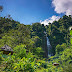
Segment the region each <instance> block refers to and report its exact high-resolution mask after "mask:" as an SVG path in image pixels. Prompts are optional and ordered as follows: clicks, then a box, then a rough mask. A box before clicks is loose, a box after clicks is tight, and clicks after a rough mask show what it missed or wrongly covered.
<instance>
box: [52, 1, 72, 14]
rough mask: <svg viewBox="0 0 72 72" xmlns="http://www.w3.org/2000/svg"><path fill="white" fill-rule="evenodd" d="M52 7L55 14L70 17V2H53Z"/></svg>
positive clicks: (71, 5) (71, 12)
mask: <svg viewBox="0 0 72 72" xmlns="http://www.w3.org/2000/svg"><path fill="white" fill-rule="evenodd" d="M52 4H53V6H54V7H55V11H56V12H57V13H59V14H60V13H65V14H66V15H72V0H53V1H52Z"/></svg>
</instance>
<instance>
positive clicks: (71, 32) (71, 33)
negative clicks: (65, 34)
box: [70, 30, 72, 44]
mask: <svg viewBox="0 0 72 72" xmlns="http://www.w3.org/2000/svg"><path fill="white" fill-rule="evenodd" d="M70 35H71V41H70V42H71V44H72V30H71V31H70Z"/></svg>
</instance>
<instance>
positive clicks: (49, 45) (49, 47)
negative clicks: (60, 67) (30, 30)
mask: <svg viewBox="0 0 72 72" xmlns="http://www.w3.org/2000/svg"><path fill="white" fill-rule="evenodd" d="M44 33H45V35H46V39H47V48H48V56H49V57H51V55H52V54H51V48H52V47H51V44H50V41H49V38H48V37H47V33H46V32H45V31H44Z"/></svg>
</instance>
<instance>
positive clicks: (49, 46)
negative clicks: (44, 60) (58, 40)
mask: <svg viewBox="0 0 72 72" xmlns="http://www.w3.org/2000/svg"><path fill="white" fill-rule="evenodd" d="M46 38H47V48H48V56H49V57H51V52H50V51H51V44H50V41H49V38H48V37H46Z"/></svg>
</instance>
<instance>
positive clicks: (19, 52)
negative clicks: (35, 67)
mask: <svg viewBox="0 0 72 72" xmlns="http://www.w3.org/2000/svg"><path fill="white" fill-rule="evenodd" d="M25 48H26V46H25V45H17V46H16V47H15V48H14V52H15V54H14V55H15V56H16V57H20V58H23V57H26V49H25Z"/></svg>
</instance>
